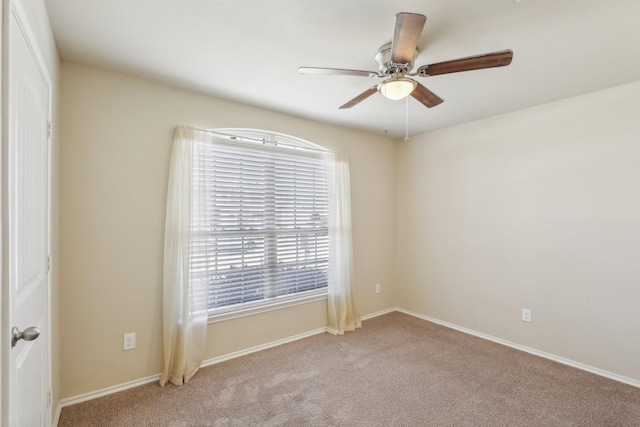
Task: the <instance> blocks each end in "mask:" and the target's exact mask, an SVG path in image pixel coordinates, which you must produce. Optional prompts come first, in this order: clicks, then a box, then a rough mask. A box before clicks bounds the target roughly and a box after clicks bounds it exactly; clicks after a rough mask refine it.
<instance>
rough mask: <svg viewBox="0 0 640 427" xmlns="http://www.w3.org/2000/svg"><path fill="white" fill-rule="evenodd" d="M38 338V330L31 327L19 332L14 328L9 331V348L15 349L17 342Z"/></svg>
mask: <svg viewBox="0 0 640 427" xmlns="http://www.w3.org/2000/svg"><path fill="white" fill-rule="evenodd" d="M39 336H40V329H38V328H36V327H35V326H32V327H30V328H27V329H25V330H24V331H22V332H20V331H19V330H18V328H16V327H15V326H14V327H13V329H11V348H13V347H15V346H16V344H17V343H18V341H20V340H25V341H33V340H35V339H36V338H38V337H39Z"/></svg>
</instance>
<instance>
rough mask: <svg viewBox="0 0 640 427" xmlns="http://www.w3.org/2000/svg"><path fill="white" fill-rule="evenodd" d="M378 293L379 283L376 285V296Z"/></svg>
mask: <svg viewBox="0 0 640 427" xmlns="http://www.w3.org/2000/svg"><path fill="white" fill-rule="evenodd" d="M379 293H380V283H376V294H379Z"/></svg>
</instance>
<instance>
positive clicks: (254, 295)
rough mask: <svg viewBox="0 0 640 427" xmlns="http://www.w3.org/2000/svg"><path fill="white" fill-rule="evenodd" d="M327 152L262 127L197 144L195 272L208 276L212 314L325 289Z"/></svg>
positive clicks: (198, 277) (197, 277)
mask: <svg viewBox="0 0 640 427" xmlns="http://www.w3.org/2000/svg"><path fill="white" fill-rule="evenodd" d="M224 132H225V133H231V131H228V130H227V131H224ZM233 133H234V134H237V133H238V132H237V131H235V130H234V131H233ZM325 155H326V153H324V152H322V151H321V150H319V149H318V148H316V147H314V146H313V145H312V144H310V143H306V142H304V141H300V140H296V139H292V138H291V137H285V136H283V135H277V142H276V136H275V135H268V134H266V133H256V132H252V133H249V132H244V133H243V134H242V137H239V136H234V137H225V136H224V134H221V135H220V137H216V138H214V139H213V142H207V143H200V144H198V145H197V146H196V149H195V151H194V162H193V181H192V182H193V186H192V191H193V193H192V194H193V195H194V196H197V197H193V199H194V200H195V199H197V200H202V201H203V202H202V203H203V204H204V205H203V206H200V207H199V208H198V209H192V214H191V224H192V225H191V233H192V240H191V247H190V251H191V257H190V260H191V261H190V275H191V279H192V280H206V281H207V282H208V289H209V293H208V307H209V314H210V315H211V314H217V313H221V312H226V311H231V310H236V309H239V308H246V307H247V306H253V305H256V304H268V303H273V302H280V301H282V300H283V299H290V298H292V297H300V296H306V295H312V294H318V293H323V294H324V293H326V288H327V270H328V262H329V260H328V258H329V237H328V228H327V216H328V209H329V207H328V172H327V164H326V158H325Z"/></svg>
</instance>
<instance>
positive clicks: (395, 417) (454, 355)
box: [59, 313, 640, 427]
mask: <svg viewBox="0 0 640 427" xmlns="http://www.w3.org/2000/svg"><path fill="white" fill-rule="evenodd" d="M59 426H64V427H66V426H83V427H89V426H171V427H178V426H180V427H205V426H367V427H369V426H545V427H546V426H640V388H636V387H632V386H629V385H625V384H622V383H618V382H616V381H613V380H609V379H606V378H602V377H599V376H597V375H593V374H590V373H587V372H584V371H581V370H578V369H574V368H571V367H568V366H565V365H561V364H558V363H555V362H552V361H549V360H546V359H542V358H539V357H536V356H533V355H530V354H528V353H524V352H520V351H518V350H514V349H511V348H509V347H505V346H502V345H499V344H496V343H493V342H490V341H486V340H483V339H480V338H475V337H473V336H470V335H467V334H464V333H461V332H457V331H454V330H451V329H448V328H445V327H442V326H439V325H435V324H433V323H430V322H426V321H424V320H420V319H417V318H414V317H411V316H408V315H404V314H402V313H391V314H387V315H384V316H380V317H377V318H374V319H370V320H367V321H366V322H364V325H363V327H362V329H359V330H357V331H356V332H353V333H348V334H347V335H345V336H343V337H335V336H333V335H329V334H321V335H316V336H313V337H310V338H305V339H303V340H300V341H296V342H293V343H289V344H285V345H282V346H279V347H276V348H272V349H269V350H265V351H262V352H259V353H254V354H251V355H248V356H244V357H241V358H238V359H234V360H230V361H227V362H224V363H220V364H217V365H214V366H210V367H207V368H203V369H201V370H200V371H199V372H198V374H197V375H196V376H195V377H194V378H193V379H192V380H191V381H190V382H189V383H188V384H186V385H185V386H182V387H176V386H172V385H169V386H167V387H165V388H164V389H163V388H160V386H158V385H157V384H156V383H154V384H148V385H145V386H141V387H137V388H135V389H130V390H126V391H123V392H120V393H117V394H112V395H109V396H105V397H102V398H99V399H94V400H91V401H88V402H83V403H79V404H76V405H73V406H69V407H66V408H64V409H63V410H62V414H61V418H60V422H59Z"/></svg>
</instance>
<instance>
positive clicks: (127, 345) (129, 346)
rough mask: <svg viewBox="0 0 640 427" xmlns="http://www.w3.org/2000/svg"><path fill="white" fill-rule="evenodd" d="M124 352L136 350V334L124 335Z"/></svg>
mask: <svg viewBox="0 0 640 427" xmlns="http://www.w3.org/2000/svg"><path fill="white" fill-rule="evenodd" d="M123 348H124V350H133V349H134V348H136V333H135V332H131V333H129V334H124V347H123Z"/></svg>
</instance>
